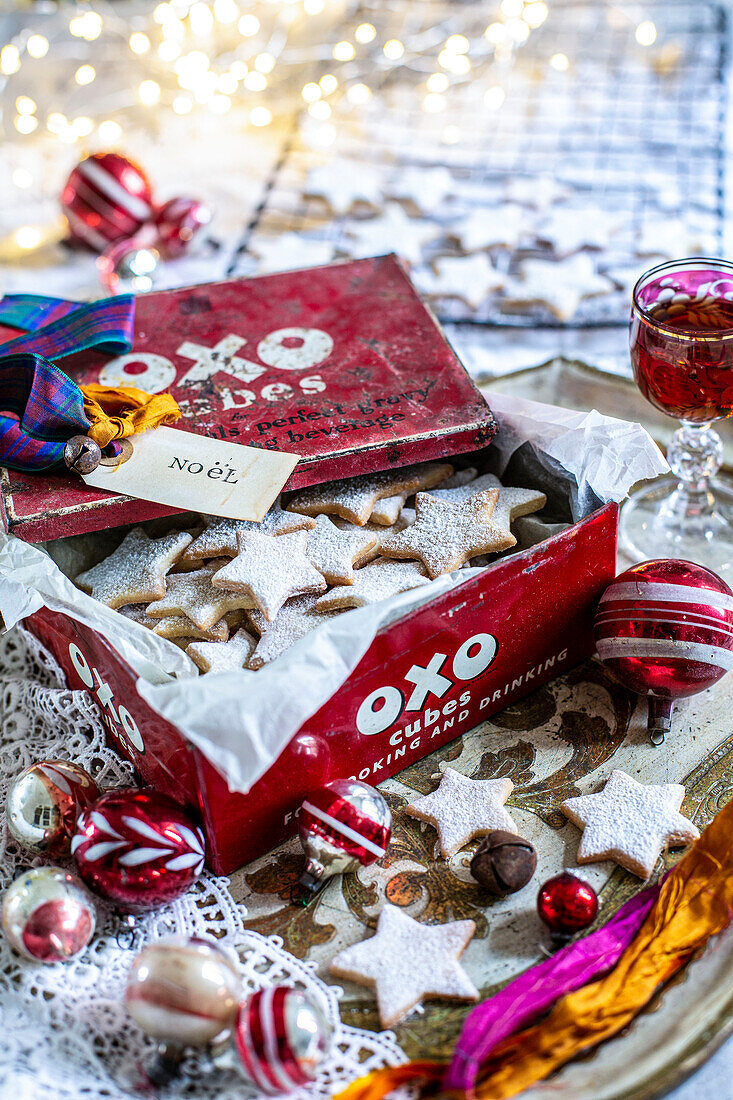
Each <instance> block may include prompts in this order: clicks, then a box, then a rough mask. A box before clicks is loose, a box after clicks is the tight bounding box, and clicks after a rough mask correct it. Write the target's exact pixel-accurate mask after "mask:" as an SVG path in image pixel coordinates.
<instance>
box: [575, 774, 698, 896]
mask: <svg viewBox="0 0 733 1100" xmlns="http://www.w3.org/2000/svg"><path fill="white" fill-rule="evenodd" d="M684 797H685V788H684V787H683V786H682V784H680V783H650V784H643V783H637V781H636V780H635V779H633V778H632V777H631V776H630V775H627V774H626V772H622V771H620V770H618V769H614V771H612V772H611V776H610V778H609V780H608V782H607V783H606V786H605V787H604V788H603V790H602V791H600V792H599V793H598V794H585V795H580V796H579V797H578V798H568V799H566V801H565V802H563V803H562V805H561V806H560V809H561V810H562V812H563V813H564V814H565V816H566V817H568V818H570V820H571V821H572V822H573V823H574V824H575V825H577V826H578V827H579V828H580V829H583V837H582V839H581V842H580V847H579V848H578V863H595V862H597V861H599V860H603V859H613V860H615V861H616V863H619V864H620V865H621V866H622V867H625V868H626V869H627V871H631V872H632V873H633V874H635V875H639V877H640V878H648V877H649V875H651V873H652V871H653V870H654V867H655V865H656V862H657V860H658V859H659V856H660V855H661V853H662V851H663V849H665V848H667V847H672V848H674V847H675V846H679V845H681V844H689V843H691V842H692V841H693V840H696V839H697V838H698V836H699V835H700V833H699V831H698V829H697V828H696V826H695V825H693V823H692V822H691V821H689V820H688V818H686V817H683V815H682V814H681V813H680V812H679V809H680V806H681V805H682V801H683V799H684Z"/></svg>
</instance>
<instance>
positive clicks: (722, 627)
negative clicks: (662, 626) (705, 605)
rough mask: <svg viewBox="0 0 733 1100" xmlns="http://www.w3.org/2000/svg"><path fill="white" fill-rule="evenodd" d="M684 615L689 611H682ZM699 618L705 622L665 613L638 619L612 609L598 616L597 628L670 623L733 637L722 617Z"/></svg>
mask: <svg viewBox="0 0 733 1100" xmlns="http://www.w3.org/2000/svg"><path fill="white" fill-rule="evenodd" d="M680 614H682V615H684V614H687V612H684V611H683V612H680ZM689 614H690V615H697V612H696V611H690V612H689ZM698 618H699V619H703V620H704V622H696V623H693V622H690V621H689V619H687V620H685V619H670V618H667V616H665V615H664V614H662V615H644V616H643V617H642V616H640V617H639V618H638V619H637V618H634V617H632V616H630V615H629V614H628V612H625V611H619V612H618V614H617V615H614V614H612V613H611V611H607V612H604V613H603V614H601V615H597V616H596V629H599V628H600V627H602V626H605V625H606V623H630V624H631V623H636V624H637V625H638V626H643V625H644V624H645V623H669V624H670V626H687V627H693V628H694V627H697V628H699V629H700V630H712V631H713V632H717V633H718V634H724V635H725V634H727V635H728V637H729V638H733V626H728V624H727V623H725V622H723V620H722V619H713V618H712V616H710V615H698Z"/></svg>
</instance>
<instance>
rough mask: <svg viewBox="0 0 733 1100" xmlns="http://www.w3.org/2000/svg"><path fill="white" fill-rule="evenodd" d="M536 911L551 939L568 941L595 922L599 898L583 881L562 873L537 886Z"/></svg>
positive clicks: (588, 884)
mask: <svg viewBox="0 0 733 1100" xmlns="http://www.w3.org/2000/svg"><path fill="white" fill-rule="evenodd" d="M537 912H538V913H539V915H540V918H541V919H542V920H543V921H544V922H545V924H546V925H547V927H548V928H549V929H550V932H551V933H552V935H553V937H554V938H556V939H558V940H562V939H568V938H569V937H570V936H573V935H574V934H575V933H576V932H582V930H583V929H584V928H587V927H588V926H589V925H590V924H592V923H593V921H594V920H595V919H596V917H597V915H598V895H597V894H596V892H595V890H594V889H593V887H592V886H591V884H590V883H589V882H586V880H585V879H584V878H581V877H580V876H579V875H573V874H571V872H570V871H562V872H561V874H559V875H555V876H554V878H549V879H548V880H547V882H545V883H544V885H543V886H541V887H540V891H539V893H538V895H537Z"/></svg>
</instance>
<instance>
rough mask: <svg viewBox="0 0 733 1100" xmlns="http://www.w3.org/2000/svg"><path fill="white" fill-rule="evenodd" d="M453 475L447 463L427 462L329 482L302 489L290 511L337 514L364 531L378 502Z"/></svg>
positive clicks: (296, 495) (310, 513)
mask: <svg viewBox="0 0 733 1100" xmlns="http://www.w3.org/2000/svg"><path fill="white" fill-rule="evenodd" d="M452 473H453V467H452V466H450V465H449V464H448V463H445V462H426V463H423V464H422V465H420V466H405V467H403V468H402V469H401V470H383V471H382V472H380V473H376V474H362V475H361V476H360V477H353V478H345V479H344V480H343V481H329V482H326V483H325V484H324V485H313V486H311V487H310V488H308V489H301V490H300V491H299V492H297V493H296V494H295V496H294V497H293V498H292V499H291V501H290V503H289V504H288V509H289V510H290V511H292V512H300V513H303V514H305V515H310V516H317V515H320V514H332V515H333V514H335V515H338V516H341V517H342V518H343V519H348V520H350V521H351V522H352V523H355V524H357V525H358V526H359V527H363V526H364V524H365V523H366V522H367V520H368V519H369V517H370V516H371V514H372V510H373V508H374V505H375V504H376V502H377V501H378V500H381V499H382V498H383V497H390V496H395V495H396V494H398V493H404V494H405V495H409V494H410V493H414V492H417V491H418V490H419V489H429V488H432V486H434V485H438V484H440V482H441V481H444V480H445V478H447V477H450V475H451V474H452Z"/></svg>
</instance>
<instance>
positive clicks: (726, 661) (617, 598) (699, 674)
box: [594, 559, 733, 743]
mask: <svg viewBox="0 0 733 1100" xmlns="http://www.w3.org/2000/svg"><path fill="white" fill-rule="evenodd" d="M594 630H595V638H596V648H597V650H598V656H599V657H600V659H601V661H603V663H604V665H606V667H607V668H608V669H609V671H610V672H612V673H613V675H614V676H615V677H616V679H617V680H619V681H620V682H621V683H622V684H623V685H624V686H625V687H628V688H630V689H631V690H632V691H635V692H637V693H638V694H640V695H648V696H649V697H650V724H649V731H650V735H651V736H652V740H653V741H655V742H657V743H658V742H659V741H661V740H663V739H664V733H665V732H666V731H667V730H668V729H669V725H670V715H671V708H672V702H673V700H675V699H681V698H684V697H685V696H687V695H695V694H696V693H697V692H699V691H704V690H705V688H709V687H711V686H712V685H713V684H715V683H716V682H717V681H718V680H719V679H720V678H721V676H723V675H724V674H725V672H726V671H727V670H728V669H730V668H733V592H731V590H730V588H729V587H728V585H727V584H726V583H725V581H723V580H721V578H720V577H718V576H717V575H716V574H715V573H712V572H711V571H710V570H709V569H704V568H703V567H702V566H701V565H695V564H693V563H692V562H689V561H677V560H675V559H662V560H659V561H645V562H642V563H641V564H640V565H635V566H634V567H633V568H632V569H627V570H626V572H625V573H621V575H620V576H618V577H617V578H616V580H615V581H614V582H613V583H612V584H611V585H610V586H609V587H608V588H607V589H606V591H605V592H604V594H603V596H602V597H601V601H600V604H599V605H598V610H597V612H596V617H595V623H594Z"/></svg>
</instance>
